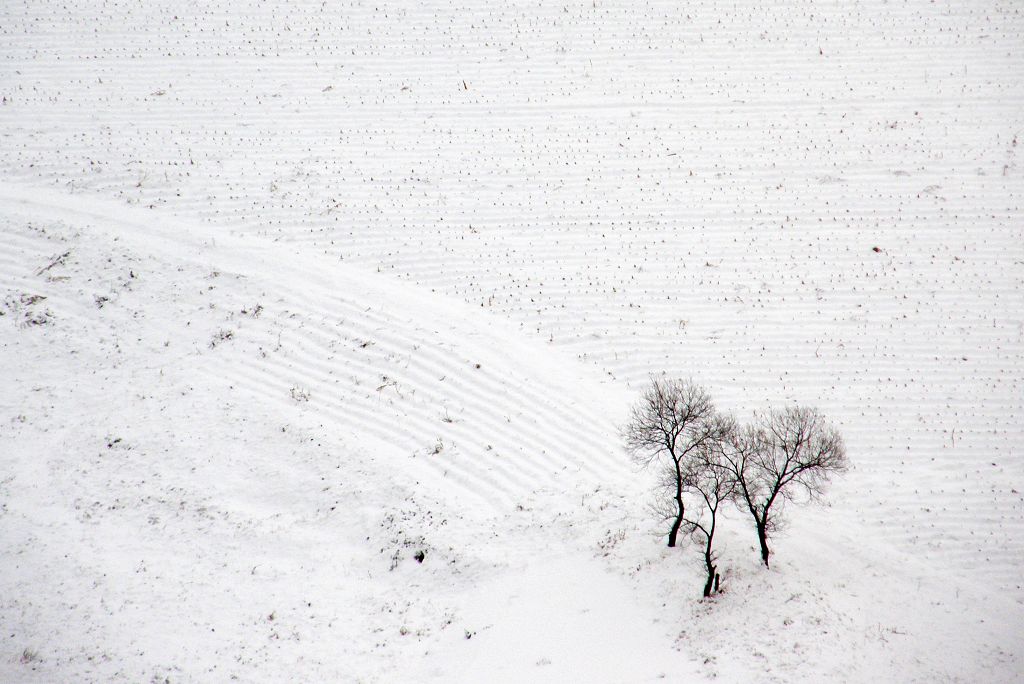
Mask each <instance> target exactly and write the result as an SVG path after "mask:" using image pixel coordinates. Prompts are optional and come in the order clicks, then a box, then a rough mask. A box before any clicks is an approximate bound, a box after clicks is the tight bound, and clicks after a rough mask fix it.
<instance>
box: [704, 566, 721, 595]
mask: <svg viewBox="0 0 1024 684" xmlns="http://www.w3.org/2000/svg"><path fill="white" fill-rule="evenodd" d="M716 577H717V574H716V573H715V566H714V565H711V566H708V581H707V582H705V583H704V598H707V597H709V596H711V590H712V589H713V588H715V585H716V584H718V582H716V581H715V578H716Z"/></svg>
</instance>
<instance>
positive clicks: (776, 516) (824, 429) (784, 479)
mask: <svg viewBox="0 0 1024 684" xmlns="http://www.w3.org/2000/svg"><path fill="white" fill-rule="evenodd" d="M722 465H723V467H725V468H726V469H728V471H729V473H730V475H731V476H732V478H733V479H734V480H735V482H736V486H737V494H738V503H739V505H740V507H741V508H746V510H747V511H749V513H750V515H751V516H752V517H753V518H754V525H755V527H756V529H757V541H758V543H759V544H760V545H761V560H762V561H764V564H765V567H769V565H768V557H769V556H770V555H771V550H770V549H769V548H768V540H769V539H770V538H771V537H772V534H773V533H774V532H775V531H776V530H778V528H779V523H780V522H781V518H780V516H781V514H782V509H783V506H784V505H785V502H786V501H793V500H794V499H796V498H797V497H799V496H800V495H804V496H806V497H807V498H809V499H813V498H816V497H818V496H820V495H821V494H822V493H823V492H824V490H825V485H826V484H827V482H828V481H829V479H830V478H831V476H832V475H833V474H834V473H839V472H842V471H844V470H846V468H847V465H848V462H847V459H846V447H845V446H844V445H843V438H842V437H841V436H840V435H839V433H838V432H837V431H836V429H835V428H834V427H832V425H831V424H830V423H829V422H828V421H827V420H826V419H825V417H824V416H822V415H821V414H820V413H819V412H818V411H817V410H816V409H811V408H802V407H788V408H785V409H782V410H776V411H771V412H769V413H767V414H764V415H760V416H758V417H757V420H756V421H755V423H754V425H752V426H748V427H747V428H745V429H743V430H739V431H736V432H734V433H733V436H732V439H731V442H730V444H729V447H728V448H727V449H725V450H723V452H722Z"/></svg>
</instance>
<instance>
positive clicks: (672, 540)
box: [668, 513, 683, 548]
mask: <svg viewBox="0 0 1024 684" xmlns="http://www.w3.org/2000/svg"><path fill="white" fill-rule="evenodd" d="M682 525H683V514H682V513H679V514H678V515H677V516H676V519H675V521H674V522H673V523H672V529H671V530H669V531H668V546H669V548H673V547H675V545H676V537H678V536H679V528H680V527H682Z"/></svg>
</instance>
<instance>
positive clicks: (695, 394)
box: [624, 379, 727, 546]
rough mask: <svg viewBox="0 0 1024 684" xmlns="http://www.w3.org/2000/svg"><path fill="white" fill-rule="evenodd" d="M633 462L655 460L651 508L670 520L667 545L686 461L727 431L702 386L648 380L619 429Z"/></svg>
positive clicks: (675, 530)
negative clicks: (656, 483)
mask: <svg viewBox="0 0 1024 684" xmlns="http://www.w3.org/2000/svg"><path fill="white" fill-rule="evenodd" d="M624 433H625V434H624V436H625V440H626V446H627V448H628V449H629V451H630V452H631V455H632V458H633V462H634V463H636V464H637V465H639V466H641V467H644V468H646V467H648V466H650V465H651V464H652V463H659V464H660V465H661V466H662V468H663V471H662V478H661V485H662V491H661V493H660V494H659V498H658V500H657V501H656V503H655V506H654V508H655V510H656V511H658V512H659V513H661V514H662V515H664V517H665V520H666V521H669V520H671V521H672V522H671V526H670V528H669V533H668V545H669V546H675V545H676V540H677V538H678V536H679V529H680V527H682V524H683V517H684V515H685V513H686V507H685V504H684V502H683V484H684V474H685V473H686V472H687V461H688V460H689V459H690V458H691V457H694V456H696V455H697V454H698V453H699V451H700V450H701V449H702V448H704V447H706V446H707V445H708V444H710V443H711V442H714V441H721V440H722V439H724V438H725V436H726V435H727V426H726V424H725V423H723V421H722V420H721V419H720V418H719V416H718V414H717V413H716V412H715V406H714V404H713V403H712V401H711V397H710V395H708V393H707V391H706V390H705V389H704V388H703V387H701V386H700V385H697V384H695V383H693V382H691V381H689V380H659V379H653V380H652V382H651V385H650V387H648V388H647V389H646V390H645V391H644V393H643V396H642V397H641V398H640V401H639V402H638V403H637V405H636V406H634V407H633V410H632V413H631V416H630V421H629V423H628V424H627V425H626V428H625V430H624Z"/></svg>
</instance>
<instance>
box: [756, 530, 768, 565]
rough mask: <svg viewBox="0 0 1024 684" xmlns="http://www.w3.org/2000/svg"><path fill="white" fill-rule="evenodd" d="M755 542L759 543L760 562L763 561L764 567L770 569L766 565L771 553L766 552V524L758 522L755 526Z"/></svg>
mask: <svg viewBox="0 0 1024 684" xmlns="http://www.w3.org/2000/svg"><path fill="white" fill-rule="evenodd" d="M757 541H759V542H760V543H761V560H762V561H764V567H766V568H768V567H771V566H769V565H768V556H769V555H771V551H769V550H768V530H767V523H766V522H759V523H758V524H757Z"/></svg>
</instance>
